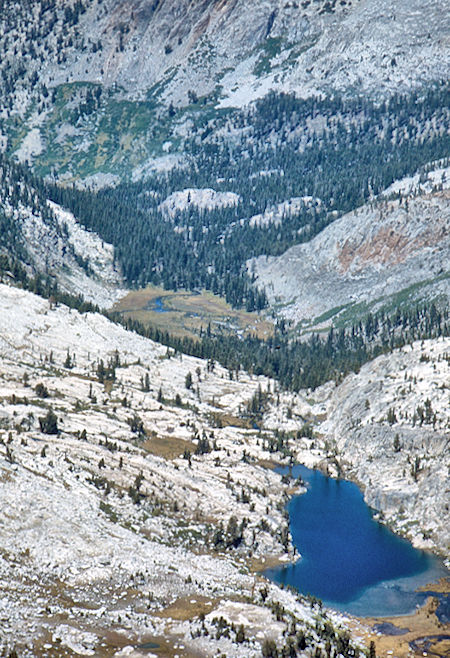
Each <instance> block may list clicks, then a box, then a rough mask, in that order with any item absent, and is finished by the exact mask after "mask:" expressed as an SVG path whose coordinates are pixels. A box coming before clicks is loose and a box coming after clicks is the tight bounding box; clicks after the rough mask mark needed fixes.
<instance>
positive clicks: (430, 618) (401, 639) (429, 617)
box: [360, 585, 450, 658]
mask: <svg viewBox="0 0 450 658" xmlns="http://www.w3.org/2000/svg"><path fill="white" fill-rule="evenodd" d="M433 588H434V585H433ZM436 601H437V600H436V599H435V598H434V597H429V598H428V599H427V601H426V603H425V605H424V606H423V607H422V608H420V610H418V611H417V612H416V613H415V614H413V615H405V616H404V617H384V618H382V619H376V618H366V619H361V620H360V622H361V623H362V625H363V627H364V632H365V641H366V642H367V645H368V644H369V642H370V641H371V640H373V641H374V642H375V646H376V653H377V656H380V657H383V656H392V655H394V656H395V657H396V658H407V656H411V655H416V656H422V655H423V652H422V650H420V640H421V638H425V637H430V639H431V638H432V636H434V635H436V636H439V635H445V634H446V633H448V632H449V630H450V629H449V625H448V624H447V625H446V626H444V625H443V624H441V623H440V622H439V619H438V618H437V617H436V614H435V613H436V607H437V603H436ZM382 622H390V623H391V624H393V625H394V626H396V627H397V628H407V629H408V633H405V634H404V635H377V634H376V633H375V632H374V631H373V626H374V624H378V623H382ZM412 641H416V642H417V643H418V647H419V649H418V650H417V651H413V650H412V649H411V648H410V646H409V643H410V642H412ZM449 645H450V641H448V640H444V641H442V640H441V641H440V642H434V643H433V641H432V639H431V646H430V648H429V649H427V653H428V655H429V656H433V655H434V656H445V655H449V654H448V653H445V651H444V652H443V653H442V652H441V651H442V647H444V648H445V647H446V650H447V651H448V648H449ZM388 652H393V653H388Z"/></svg>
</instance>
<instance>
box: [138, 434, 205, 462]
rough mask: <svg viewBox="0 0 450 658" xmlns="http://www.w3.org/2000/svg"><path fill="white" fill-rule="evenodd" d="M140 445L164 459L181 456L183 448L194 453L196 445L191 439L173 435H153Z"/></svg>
mask: <svg viewBox="0 0 450 658" xmlns="http://www.w3.org/2000/svg"><path fill="white" fill-rule="evenodd" d="M140 445H141V446H142V448H144V450H146V451H147V452H149V453H150V454H151V455H155V456H156V457H164V459H176V458H177V457H181V456H182V455H183V453H184V451H185V450H189V451H190V452H191V454H194V452H195V449H196V447H197V446H196V445H195V444H194V443H192V441H187V440H186V441H185V440H184V439H177V438H176V437H175V436H154V437H152V438H151V439H147V441H144V443H142V444H140Z"/></svg>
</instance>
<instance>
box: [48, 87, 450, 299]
mask: <svg viewBox="0 0 450 658" xmlns="http://www.w3.org/2000/svg"><path fill="white" fill-rule="evenodd" d="M448 106H449V87H448V85H437V86H434V87H429V88H427V89H425V90H422V91H421V92H420V93H419V92H417V93H414V94H410V95H408V96H400V95H399V96H394V97H392V98H391V99H390V100H389V101H386V102H382V103H378V104H376V103H374V102H370V101H368V100H366V101H363V100H353V101H348V100H343V99H341V98H339V96H336V95H335V97H334V99H328V100H319V99H309V100H300V99H297V98H295V97H294V96H291V95H286V94H275V93H271V94H269V95H268V96H267V97H266V98H264V99H262V100H260V101H257V102H256V103H255V104H254V105H253V106H251V107H249V108H248V109H247V110H245V111H234V112H232V113H225V114H224V115H222V116H220V115H219V116H218V117H217V118H215V119H214V120H206V119H205V121H204V122H203V124H200V125H197V126H193V127H192V131H191V133H190V134H189V136H188V137H186V139H185V140H184V142H183V146H182V152H183V156H184V160H185V161H184V163H183V165H182V166H180V167H176V168H174V169H172V170H170V171H168V172H164V173H161V174H155V175H153V176H149V177H148V178H146V179H145V180H144V181H140V182H137V183H131V182H130V183H122V184H120V185H118V186H116V187H114V188H108V189H104V190H100V191H98V192H97V193H94V194H93V193H92V192H88V191H78V190H75V189H71V188H61V187H54V188H53V190H51V192H50V194H51V196H52V198H53V199H54V200H56V201H58V202H59V203H61V204H62V205H64V206H66V207H68V208H70V209H71V210H73V212H74V213H75V215H76V216H77V217H78V218H79V220H80V221H81V222H82V223H83V224H84V225H85V226H86V227H88V228H90V229H93V230H95V231H96V232H98V233H99V235H101V236H102V237H103V238H104V239H105V240H107V241H109V242H111V243H112V244H114V245H115V247H116V257H117V259H118V261H119V262H120V265H121V267H122V268H123V272H124V275H125V277H126V279H127V280H128V282H129V283H130V284H131V285H139V286H142V285H145V284H146V283H149V282H151V283H155V284H161V283H162V284H163V285H164V286H165V287H167V288H174V289H176V288H177V287H185V288H187V289H193V288H203V287H204V288H207V289H210V290H212V291H214V292H217V293H219V294H221V295H223V296H225V297H226V299H227V301H230V302H231V303H232V304H234V305H244V306H246V308H247V309H248V310H254V309H261V308H263V307H264V306H265V305H266V296H265V294H264V291H263V290H260V291H258V290H257V289H255V288H252V287H251V285H250V284H251V278H250V277H249V275H248V274H247V273H246V272H245V268H244V265H245V262H246V261H247V260H248V259H249V258H251V257H253V256H258V255H260V254H267V255H278V254H281V253H283V252H284V251H285V250H286V249H287V248H288V247H290V246H291V245H293V244H295V243H298V242H302V241H307V240H309V239H311V237H313V236H314V235H316V234H317V233H318V232H319V231H321V230H322V229H323V228H324V227H325V226H326V225H327V224H329V223H330V222H332V221H333V220H335V219H336V218H337V217H338V216H340V215H342V214H344V213H345V212H347V211H349V210H352V209H354V208H357V207H358V206H360V205H362V204H363V203H364V202H366V201H368V200H370V199H373V198H374V197H375V196H376V195H378V194H379V193H380V192H381V191H382V190H384V189H386V188H387V187H388V186H389V185H390V184H391V183H393V182H394V181H395V180H397V179H399V178H402V177H404V176H406V175H411V174H413V173H415V172H416V171H417V170H420V168H421V167H426V165H427V164H428V163H430V162H432V161H435V160H438V159H445V158H447V157H448V154H449V152H450V148H449V147H450V137H449V123H450V115H449V112H448ZM191 188H192V189H193V190H194V191H195V190H205V189H213V190H216V191H218V192H227V193H230V192H232V193H234V194H235V195H238V198H239V200H238V201H237V202H235V203H233V204H230V205H222V206H219V207H215V208H214V207H213V208H205V207H199V206H198V205H197V203H196V202H195V199H194V198H193V199H192V200H190V196H189V195H188V196H187V199H186V201H185V202H184V203H181V204H180V205H179V207H178V209H175V212H173V213H172V214H171V215H170V216H169V215H168V214H167V212H166V211H165V209H164V204H163V202H164V201H165V199H166V198H167V197H169V196H170V195H171V194H173V193H174V192H176V191H179V190H184V189H191ZM280 204H281V206H280ZM261 215H262V217H261Z"/></svg>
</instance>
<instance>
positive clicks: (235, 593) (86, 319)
mask: <svg viewBox="0 0 450 658" xmlns="http://www.w3.org/2000/svg"><path fill="white" fill-rule="evenodd" d="M188 373H190V374H191V380H192V382H193V383H192V385H191V387H190V388H189V389H188V388H187V387H186V381H187V379H186V378H187V375H188ZM268 384H269V382H268V380H266V379H264V378H261V377H254V376H251V375H248V374H247V373H244V372H241V373H240V376H239V381H238V380H236V379H233V380H232V379H230V377H229V376H228V372H227V371H226V370H225V369H223V368H222V367H221V366H219V365H217V364H214V363H211V362H210V361H208V362H207V361H203V360H201V359H194V358H192V357H186V356H182V355H180V354H179V355H177V356H175V355H174V354H173V352H171V351H168V350H166V348H163V347H162V346H160V345H157V344H155V343H153V342H152V341H150V340H148V339H145V338H142V337H140V336H137V335H136V334H133V333H131V332H127V331H125V330H124V329H123V328H122V327H118V326H117V325H114V324H112V323H111V322H109V321H108V320H106V319H105V318H104V317H102V316H100V315H98V314H92V313H86V314H83V315H81V314H79V313H78V312H76V311H71V310H70V309H68V308H66V307H64V306H56V307H55V306H54V305H51V304H49V303H48V301H46V300H43V299H41V298H38V297H36V296H35V295H33V294H31V293H29V292H25V291H23V290H19V289H16V288H10V287H7V286H5V285H1V284H0V477H1V480H2V486H1V488H0V500H1V506H2V509H3V510H4V511H5V514H4V515H3V516H2V518H1V520H0V529H1V532H0V582H1V589H2V598H1V601H0V611H1V614H2V616H4V617H5V618H6V619H7V620H8V621H7V623H6V624H4V626H3V630H2V637H1V639H0V648H1V649H2V650H3V649H4V650H5V651H6V648H7V647H8V646H9V648H10V649H12V647H15V648H16V650H17V651H18V652H19V653H20V655H23V656H36V655H40V653H42V654H43V655H49V653H50V652H51V653H52V655H53V653H56V654H57V655H72V656H73V655H87V656H89V655H95V656H113V655H114V656H124V655H130V652H131V651H132V649H131V648H130V647H132V648H133V650H134V651H135V653H134V654H133V655H142V654H143V652H144V649H141V650H139V645H142V644H144V643H146V642H156V643H157V644H158V645H160V650H161V652H162V655H172V653H176V652H177V649H178V650H179V653H180V654H181V655H186V656H190V655H204V656H206V655H213V654H215V653H216V652H217V651H220V653H225V655H227V656H242V657H249V656H255V657H256V656H260V655H261V645H262V644H263V643H264V640H265V639H270V638H272V639H273V640H274V641H275V642H276V644H277V645H278V647H279V648H280V649H281V647H284V646H285V645H286V644H289V641H288V639H287V637H284V633H285V632H286V628H287V627H289V629H292V620H294V619H295V621H296V624H297V631H296V632H298V633H300V632H304V633H307V634H308V643H309V645H310V647H314V646H316V645H317V646H319V645H320V646H323V645H324V643H325V639H326V638H325V635H322V630H321V629H322V625H320V628H319V626H318V627H317V629H318V630H316V620H317V619H320V622H321V624H322V623H325V621H326V620H327V618H328V619H329V620H330V621H331V623H332V624H333V625H335V626H336V627H338V626H339V627H340V628H341V630H342V628H343V627H342V624H344V623H345V622H344V619H343V618H342V617H341V616H340V615H336V614H334V613H330V616H329V617H328V613H325V611H321V609H319V607H317V606H316V605H315V603H314V601H313V600H311V601H308V600H307V599H304V598H303V597H296V596H295V595H294V594H293V593H292V592H288V591H284V590H282V589H280V588H279V587H278V586H276V585H275V584H271V583H269V582H268V581H267V580H266V579H265V578H263V577H262V576H260V575H259V574H258V573H257V570H258V569H259V568H264V565H265V564H269V563H271V562H272V561H275V563H277V562H278V561H279V560H281V562H283V561H286V560H287V559H289V557H292V546H291V544H290V538H289V531H288V526H287V521H286V518H285V516H286V514H285V510H284V505H285V500H286V493H287V491H288V486H289V483H286V482H283V481H282V480H281V476H280V475H279V474H277V473H275V472H274V471H273V470H271V469H267V468H265V467H263V466H262V465H260V462H263V463H264V462H266V461H267V460H268V459H270V458H272V457H273V452H269V438H270V437H271V438H272V442H273V443H274V444H275V443H276V437H275V435H274V434H273V432H271V431H270V430H268V431H267V433H265V436H266V439H267V441H266V440H265V441H262V440H260V439H261V436H260V433H259V432H258V431H255V430H254V429H249V428H248V427H247V425H248V424H247V423H246V422H245V418H243V417H242V414H241V410H242V409H243V408H245V407H246V406H247V404H248V403H249V402H250V401H251V399H252V396H254V395H255V394H256V393H257V391H258V390H260V387H264V389H266V388H267V386H268ZM271 387H272V388H273V382H271ZM52 414H54V416H52ZM280 457H281V453H280ZM281 458H282V457H281ZM290 486H291V488H292V486H294V490H298V486H297V487H295V483H294V482H292V483H290ZM266 561H267V562H266ZM264 588H265V589H264ZM260 590H263V593H262V594H261V593H260ZM291 615H293V617H292V616H291ZM220 617H223V618H224V620H223V622H221V623H220V624H219V625H218V622H217V620H218V619H219V618H220ZM233 624H234V626H233ZM241 624H242V625H243V630H242V631H241V632H240V635H238V631H239V627H240V625H241ZM204 629H207V633H205V632H204ZM218 629H219V632H218ZM227 629H228V630H227ZM242 633H244V637H242ZM336 641H337V639H336ZM125 647H128V649H125ZM122 650H123V653H122ZM127 652H128V653H127Z"/></svg>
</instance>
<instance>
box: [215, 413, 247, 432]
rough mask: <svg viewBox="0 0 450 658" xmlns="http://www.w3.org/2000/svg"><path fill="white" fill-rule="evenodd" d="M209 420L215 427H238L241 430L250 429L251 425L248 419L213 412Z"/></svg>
mask: <svg viewBox="0 0 450 658" xmlns="http://www.w3.org/2000/svg"><path fill="white" fill-rule="evenodd" d="M211 420H212V422H213V423H214V425H215V426H216V427H240V428H241V429H245V430H250V429H252V423H251V421H250V420H249V419H248V418H239V416H232V415H231V414H225V413H220V412H217V411H213V412H212V414H211Z"/></svg>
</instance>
